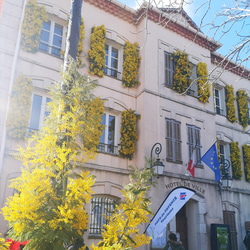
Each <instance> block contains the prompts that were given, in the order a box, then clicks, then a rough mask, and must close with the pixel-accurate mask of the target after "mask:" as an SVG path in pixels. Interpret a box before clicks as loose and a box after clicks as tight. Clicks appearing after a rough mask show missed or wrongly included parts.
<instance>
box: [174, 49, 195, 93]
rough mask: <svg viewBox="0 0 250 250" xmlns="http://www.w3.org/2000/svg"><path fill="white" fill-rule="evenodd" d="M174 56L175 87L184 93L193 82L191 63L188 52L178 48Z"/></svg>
mask: <svg viewBox="0 0 250 250" xmlns="http://www.w3.org/2000/svg"><path fill="white" fill-rule="evenodd" d="M173 56H174V64H175V73H174V82H173V89H174V90H175V91H177V92H178V93H184V92H185V91H186V90H187V88H188V87H189V86H190V84H191V79H190V76H191V75H192V72H191V64H190V62H189V60H188V54H187V53H186V52H184V51H183V52H181V51H180V50H176V51H175V52H174V53H173Z"/></svg>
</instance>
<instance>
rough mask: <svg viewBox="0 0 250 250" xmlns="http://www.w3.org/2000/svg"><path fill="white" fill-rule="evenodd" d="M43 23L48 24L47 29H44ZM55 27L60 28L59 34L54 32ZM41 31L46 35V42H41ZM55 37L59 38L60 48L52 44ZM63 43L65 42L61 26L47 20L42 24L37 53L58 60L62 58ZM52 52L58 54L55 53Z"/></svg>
mask: <svg viewBox="0 0 250 250" xmlns="http://www.w3.org/2000/svg"><path fill="white" fill-rule="evenodd" d="M44 23H46V24H49V29H45V28H44ZM56 26H60V28H61V29H60V30H61V34H59V33H57V32H56ZM43 31H44V32H47V33H48V36H47V37H48V41H45V40H42V35H43ZM55 37H59V38H61V44H60V46H58V45H57V44H54V39H55ZM59 40H60V39H59ZM64 41H65V27H64V26H63V25H62V24H60V23H58V22H55V21H54V20H48V21H47V22H43V26H42V30H41V33H40V38H39V46H38V49H39V51H41V52H44V53H47V54H50V55H53V56H55V57H58V58H62V55H61V51H62V50H63V44H64ZM42 46H44V47H45V48H44V49H43V48H42ZM54 51H58V52H57V53H56V52H54Z"/></svg>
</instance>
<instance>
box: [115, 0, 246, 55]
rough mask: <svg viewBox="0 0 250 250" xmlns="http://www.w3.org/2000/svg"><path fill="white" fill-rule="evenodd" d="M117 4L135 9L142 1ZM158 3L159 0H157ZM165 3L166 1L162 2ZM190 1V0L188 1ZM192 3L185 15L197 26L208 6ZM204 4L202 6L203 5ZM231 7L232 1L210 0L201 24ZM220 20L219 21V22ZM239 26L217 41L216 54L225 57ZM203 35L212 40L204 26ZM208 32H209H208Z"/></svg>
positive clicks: (201, 1)
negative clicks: (225, 8)
mask: <svg viewBox="0 0 250 250" xmlns="http://www.w3.org/2000/svg"><path fill="white" fill-rule="evenodd" d="M118 1H119V2H121V3H123V4H125V5H127V6H129V7H131V8H134V9H135V8H136V6H137V4H136V3H138V2H142V0H137V1H136V0H118ZM158 1H159V0H158ZM163 1H165V3H166V2H167V1H168V0H163ZM190 1H192V0H190ZM192 2H193V3H191V4H188V5H187V6H186V8H185V11H186V12H187V14H188V15H189V16H190V17H191V18H192V19H193V21H194V22H195V23H196V24H197V25H198V26H199V25H200V21H201V18H202V17H203V15H204V13H205V11H206V10H207V7H208V5H207V4H204V3H206V2H207V0H193V1H192ZM203 4H204V5H203ZM226 4H227V5H228V6H229V5H231V4H232V1H230V0H226V1H225V0H211V6H210V10H209V11H208V13H207V15H206V17H205V19H204V22H203V24H209V23H210V22H211V21H212V20H213V19H214V18H215V15H216V13H218V12H219V11H221V10H222V7H223V6H225V5H226ZM201 5H203V6H202V7H201V8H199V9H198V11H197V8H198V7H200V6H201ZM221 20H222V19H220V21H221ZM239 26H240V25H237V26H236V27H235V28H232V29H231V30H230V33H228V34H227V35H226V36H225V37H224V38H223V39H221V40H219V42H220V43H222V44H223V46H222V48H220V49H219V50H218V51H217V52H218V53H220V54H222V55H227V54H228V53H229V51H230V49H231V47H232V46H233V45H234V44H235V43H236V41H237V40H238V38H237V35H236V31H237V30H239V29H240V28H239ZM201 30H202V31H203V32H204V34H205V35H207V36H208V37H210V38H212V36H213V32H212V31H209V27H208V26H204V27H202V29H201ZM208 31H209V32H208ZM245 32H247V31H245ZM220 34H221V33H218V35H217V36H215V40H218V39H219V37H220Z"/></svg>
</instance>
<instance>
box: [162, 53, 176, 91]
mask: <svg viewBox="0 0 250 250" xmlns="http://www.w3.org/2000/svg"><path fill="white" fill-rule="evenodd" d="M171 57H172V58H171ZM174 73H175V65H174V57H173V53H170V52H168V51H165V50H164V85H165V86H166V87H168V88H171V89H172V88H173V83H174ZM169 81H170V83H169Z"/></svg>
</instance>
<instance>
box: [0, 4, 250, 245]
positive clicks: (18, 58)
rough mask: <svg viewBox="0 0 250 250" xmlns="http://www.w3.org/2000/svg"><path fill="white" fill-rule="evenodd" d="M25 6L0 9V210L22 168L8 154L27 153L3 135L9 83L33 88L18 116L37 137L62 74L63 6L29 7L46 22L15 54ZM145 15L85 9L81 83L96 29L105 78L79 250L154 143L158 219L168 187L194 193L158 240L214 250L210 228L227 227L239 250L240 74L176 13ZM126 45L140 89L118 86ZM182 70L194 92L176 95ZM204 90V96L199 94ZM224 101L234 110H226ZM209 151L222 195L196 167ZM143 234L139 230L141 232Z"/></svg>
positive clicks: (96, 233)
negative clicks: (128, 116)
mask: <svg viewBox="0 0 250 250" xmlns="http://www.w3.org/2000/svg"><path fill="white" fill-rule="evenodd" d="M26 4H27V1H26V0H20V1H17V2H16V1H13V0H5V1H4V2H3V5H2V10H1V16H0V58H1V60H0V69H1V72H0V89H1V91H0V95H1V99H0V102H1V105H0V114H1V119H0V138H1V148H0V149H1V155H0V160H1V162H0V164H1V165H0V207H3V206H4V203H5V202H6V199H7V197H8V196H10V195H12V194H13V190H11V189H10V188H8V184H9V181H10V180H11V179H13V178H15V177H17V176H19V175H20V173H21V171H20V167H21V163H20V162H18V161H17V160H16V159H14V158H13V156H12V153H13V152H16V150H17V148H18V145H24V144H25V141H23V140H20V139H13V138H11V137H10V136H8V135H7V132H6V121H7V114H8V110H9V106H10V95H11V92H12V87H13V83H14V81H15V79H16V78H17V77H18V76H19V75H20V74H22V75H24V76H26V77H28V78H31V79H32V85H33V87H34V90H33V93H32V95H31V96H30V98H31V100H32V102H31V107H30V110H26V112H27V113H28V114H29V116H30V119H29V128H27V129H28V130H29V129H40V128H41V126H42V121H43V117H44V116H45V115H46V111H45V106H46V102H48V101H49V98H50V96H49V94H48V88H49V87H50V86H51V85H52V84H53V83H54V82H56V81H57V80H58V79H59V72H60V69H61V67H62V65H63V58H62V56H61V53H60V52H61V51H64V50H65V40H66V38H65V37H66V32H67V18H68V14H69V10H70V1H69V0H67V1H59V0H53V1H46V0H42V1H40V0H37V4H38V5H39V6H44V7H45V8H46V12H47V15H48V20H47V21H46V22H43V27H42V30H41V31H40V37H39V41H38V42H39V45H38V50H37V51H35V52H27V51H25V50H24V49H22V47H21V34H22V32H21V25H22V23H23V19H24V11H25V6H26ZM145 10H146V8H141V9H138V10H133V9H131V8H129V7H127V6H125V5H123V4H121V3H119V2H118V1H115V0H112V1H107V0H83V4H82V17H83V20H84V26H85V38H84V40H83V44H84V46H83V47H84V52H83V53H82V55H81V59H82V60H83V62H84V63H85V64H86V67H84V68H82V69H81V72H82V73H86V74H89V72H88V71H89V68H88V65H89V61H88V59H87V51H88V49H89V48H90V36H91V32H92V27H100V26H101V25H104V27H105V29H106V45H105V51H106V69H105V70H104V77H101V78H100V77H98V76H95V75H91V78H93V79H97V80H98V86H97V88H96V90H95V95H96V96H100V97H101V99H103V100H105V116H104V117H103V124H105V125H106V127H105V132H104V133H103V135H102V137H101V139H100V145H99V152H98V155H97V157H96V159H95V161H91V162H88V163H87V164H86V168H87V169H89V170H90V171H91V174H94V175H95V176H96V177H97V179H96V183H95V185H94V187H93V189H94V191H95V195H94V196H93V199H92V202H91V204H90V207H89V208H88V209H89V213H90V225H89V230H88V231H87V232H86V233H85V234H84V238H85V242H86V244H87V245H91V244H92V242H95V243H96V242H98V239H99V238H100V231H101V228H102V224H103V223H105V220H104V219H102V220H100V222H97V221H96V219H95V217H96V214H98V215H99V216H100V217H103V214H105V213H106V212H105V211H109V209H112V207H113V203H114V201H116V200H120V199H121V197H120V190H121V189H122V185H123V184H125V183H127V182H128V167H129V165H133V166H140V167H144V165H145V157H147V158H150V156H151V150H152V147H153V145H154V144H155V143H160V144H161V145H162V151H161V153H160V160H161V161H162V162H163V163H164V165H165V167H164V172H163V174H162V175H160V176H159V178H158V179H156V180H157V182H158V184H157V185H156V186H155V187H154V188H152V190H151V191H150V194H149V195H150V196H151V197H152V210H153V211H154V212H156V211H157V210H158V208H159V207H160V205H161V204H162V202H163V201H164V200H165V198H166V197H167V196H168V194H169V193H170V192H171V191H172V190H173V189H174V188H176V187H181V186H183V187H187V188H189V189H191V190H194V191H195V195H194V196H193V197H192V198H191V199H190V200H189V201H188V202H187V203H186V204H185V206H184V207H183V208H182V209H181V210H180V211H179V212H178V213H177V215H176V216H175V217H174V218H173V219H172V220H171V221H170V223H169V224H168V225H167V227H166V235H167V234H169V232H170V231H172V232H176V233H177V234H178V236H179V237H180V239H181V241H182V242H183V244H184V246H185V249H190V250H191V249H192V250H194V249H197V250H199V249H204V250H206V249H213V248H212V246H211V240H210V238H211V235H212V231H213V229H212V226H211V225H214V224H220V225H223V224H227V225H230V233H231V234H230V239H231V245H232V249H239V250H240V249H243V248H244V246H243V243H242V241H243V238H244V236H245V229H246V225H247V224H248V221H250V211H249V209H248V207H249V206H250V176H249V177H248V176H247V173H250V169H249V170H248V165H247V163H248V158H247V152H248V151H249V149H248V145H250V137H249V136H250V134H249V132H248V131H249V127H248V118H249V115H248V106H247V107H246V104H247V105H248V103H249V101H250V99H248V96H250V88H249V79H248V74H247V73H248V72H247V71H244V72H242V71H241V68H237V67H235V66H236V65H235V64H233V63H228V64H223V61H222V60H223V57H222V56H221V55H219V54H217V53H216V50H217V49H218V48H219V47H220V46H221V44H219V43H218V42H216V41H214V40H212V39H210V38H208V37H206V36H205V35H204V34H203V33H201V32H200V31H199V30H198V28H197V27H196V25H195V24H194V23H193V22H192V20H191V19H190V18H189V17H188V16H187V15H186V14H185V13H184V12H174V11H173V10H172V11H171V12H169V10H162V11H163V12H164V15H162V13H161V12H160V11H159V10H157V9H155V8H149V9H147V16H146V15H145V13H144V11H145ZM159 18H161V19H159ZM159 20H160V22H159ZM127 41H129V42H130V43H131V44H134V43H138V48H139V55H140V57H141V62H140V67H139V73H138V76H137V77H138V81H139V82H140V84H139V85H137V86H134V87H127V86H123V80H122V75H123V71H124V69H123V54H124V46H125V43H126V42H127ZM178 51H179V53H180V54H178ZM183 51H185V53H184V54H183V53H182V52H183ZM178 55H179V57H180V58H182V56H183V57H185V56H186V58H187V62H188V64H186V66H185V62H183V63H184V64H183V65H184V66H183V65H182V66H181V67H179V66H178V63H180V64H181V61H178V60H177V59H176V58H178ZM218 63H221V66H218ZM225 63H226V62H225ZM187 65H188V66H187ZM200 65H203V69H204V68H206V69H207V71H208V73H209V79H208V82H209V85H208V86H203V90H200V89H199V88H198V85H199V84H200V85H201V83H200V82H199V79H202V77H203V76H204V75H206V74H205V73H204V74H203V75H202V74H201V73H199V70H198V68H199V67H200ZM204 65H205V66H204ZM178 67H179V68H178ZM184 68H185V69H186V68H189V72H191V73H190V74H189V75H188V79H190V80H189V83H190V82H192V84H191V86H190V87H188V88H184V90H180V91H179V90H178V87H180V86H177V85H176V81H175V79H176V78H178V76H177V74H176V72H177V71H178V70H180V71H181V74H183V75H184V74H186V73H185V72H184V71H185V70H184V71H182V70H183V69H184ZM225 68H226V70H225ZM184 78H185V79H187V77H186V76H184ZM185 81H186V80H184V81H183V82H185ZM207 90H209V91H210V95H209V94H208V95H207V94H205V93H207ZM200 91H201V92H200ZM202 96H207V98H208V99H207V100H205V101H204V100H203V99H202V98H200V97H202ZM242 96H243V97H244V98H243V97H242ZM241 97H242V98H241ZM243 99H244V103H243V104H242V102H240V101H241V100H243ZM229 100H232V102H231V106H230V102H229ZM129 109H131V110H133V111H135V113H136V114H139V115H140V119H139V120H138V121H137V130H138V139H137V141H136V149H135V152H134V154H133V158H132V159H131V160H130V159H126V158H125V159H124V158H120V157H119V154H118V152H119V150H120V146H119V145H120V128H121V112H122V111H126V110H129ZM232 110H233V111H232ZM244 118H246V119H244ZM215 142H217V143H216V145H217V149H218V151H219V155H220V161H221V162H224V163H225V162H226V163H229V168H228V169H226V171H225V170H224V169H223V171H222V172H221V174H222V177H223V176H224V177H225V176H227V175H229V176H231V177H232V178H233V179H232V185H231V187H230V188H224V187H223V186H222V185H218V183H216V181H215V176H214V172H213V171H212V170H211V169H210V168H209V167H208V166H206V165H205V164H204V163H203V162H201V161H200V158H201V156H202V155H204V153H205V152H206V151H207V150H208V149H209V148H210V147H211V146H212V145H213V144H214V143H215ZM194 148H195V152H196V159H197V160H196V162H195V163H196V167H195V177H194V178H193V177H192V176H191V175H190V173H189V172H188V171H187V167H188V162H189V160H190V158H191V155H192V153H193V150H194ZM153 157H156V155H153ZM108 208H109V209H108ZM146 227H147V225H144V227H143V228H142V230H145V229H146ZM6 231H7V223H6V221H4V219H3V217H2V215H0V233H2V234H4V233H6ZM166 235H164V236H163V241H162V242H164V240H165V238H166ZM150 247H151V246H144V247H143V248H144V249H150Z"/></svg>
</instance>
